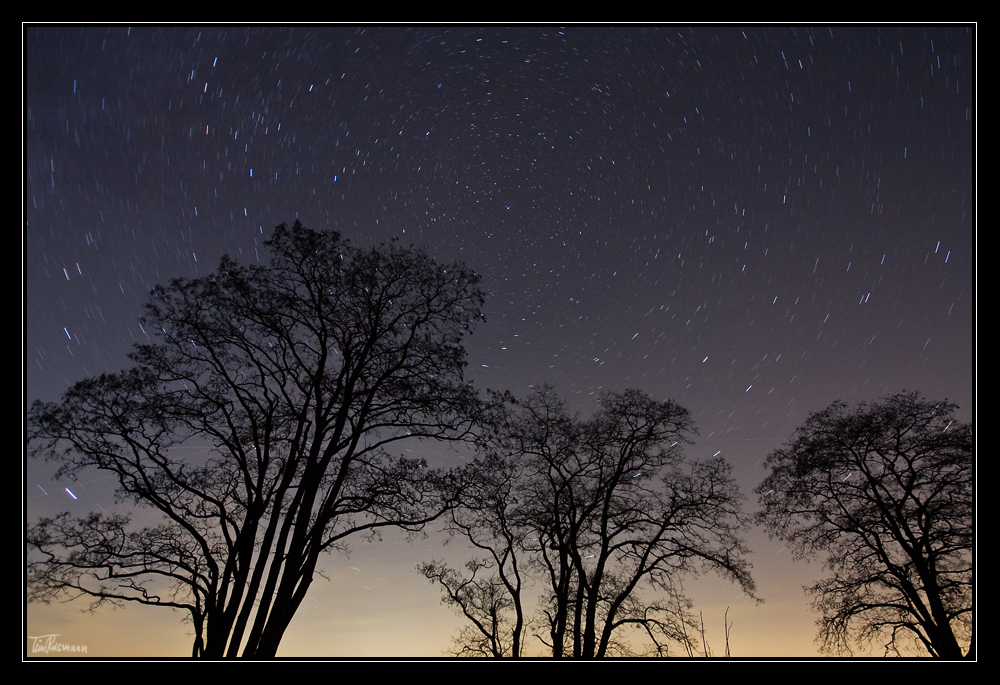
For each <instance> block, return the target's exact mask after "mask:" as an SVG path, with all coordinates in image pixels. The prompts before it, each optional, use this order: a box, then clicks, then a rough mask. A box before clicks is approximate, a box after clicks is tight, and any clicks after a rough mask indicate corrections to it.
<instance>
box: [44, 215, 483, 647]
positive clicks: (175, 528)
mask: <svg viewBox="0 0 1000 685" xmlns="http://www.w3.org/2000/svg"><path fill="white" fill-rule="evenodd" d="M265 244H266V245H267V246H268V247H269V248H270V251H271V253H272V255H273V256H272V258H271V261H270V264H269V265H268V266H250V267H244V266H239V265H237V264H236V263H234V262H233V261H232V260H230V259H229V258H228V257H224V258H223V259H222V262H221V264H220V267H219V269H218V271H217V272H216V273H215V274H213V275H211V276H208V277H206V278H200V279H196V280H175V281H173V282H172V283H171V284H170V285H169V286H167V287H157V288H156V289H155V290H154V291H153V292H152V295H151V300H150V302H149V304H148V305H147V307H146V312H145V317H144V320H143V326H144V329H145V330H146V331H150V332H155V333H156V335H157V337H158V341H157V342H155V343H154V344H150V345H140V346H137V347H136V349H135V351H134V352H133V353H132V354H131V355H130V357H131V359H132V361H133V362H134V366H133V367H132V368H129V369H127V370H124V371H121V372H119V373H115V374H110V375H102V376H100V377H97V378H91V379H88V380H84V381H81V382H80V383H77V384H76V385H75V386H73V387H72V388H71V389H70V390H69V391H67V393H66V395H65V397H64V398H63V400H62V402H61V403H59V404H48V403H41V402H35V403H34V404H33V405H32V407H31V409H30V411H29V414H28V421H27V423H28V438H29V445H30V450H31V452H32V453H33V454H35V455H41V456H44V457H46V458H48V459H50V460H54V461H56V462H57V463H59V464H60V468H59V472H58V473H59V474H60V475H62V476H72V475H74V474H76V473H77V472H79V471H80V470H82V469H87V468H96V469H100V470H103V471H108V472H110V473H112V474H113V475H114V476H115V477H116V478H117V480H118V497H119V498H120V499H121V500H126V501H130V502H132V503H134V504H135V505H136V506H137V507H144V508H147V509H152V510H153V511H154V512H156V513H157V514H159V516H160V518H161V521H160V522H159V523H158V524H156V525H152V526H149V527H143V528H140V527H137V526H135V525H134V524H133V523H132V521H131V518H130V517H129V516H122V515H105V514H91V515H89V516H87V517H85V518H83V519H81V520H78V521H74V520H72V519H71V518H70V516H69V515H67V514H63V515H61V516H58V517H55V518H53V519H42V520H40V521H38V522H37V523H36V524H34V525H32V526H30V527H29V529H28V532H27V541H28V544H29V549H30V550H32V551H29V566H28V595H29V599H31V600H40V601H47V600H50V599H53V598H56V597H62V596H66V595H67V594H69V595H86V596H89V597H91V598H92V599H93V604H94V606H98V605H101V604H103V603H105V602H112V603H121V602H138V603H142V604H147V605H154V606H168V607H172V608H176V609H182V610H184V611H186V612H188V614H189V616H190V619H191V621H192V623H193V625H194V633H195V639H194V645H193V648H192V653H193V654H194V655H196V656H210V657H220V656H237V655H243V656H257V657H261V656H274V655H275V653H276V651H277V649H278V645H279V643H280V641H281V637H282V635H283V633H284V631H285V629H286V628H287V627H288V625H289V622H290V621H291V620H292V617H293V616H294V614H295V612H296V610H297V609H298V607H299V605H300V604H301V602H302V600H303V598H304V597H305V595H306V592H307V590H308V589H309V586H310V583H311V582H312V580H313V577H314V575H315V574H316V573H317V563H318V560H319V555H320V554H321V553H323V552H328V551H331V550H335V549H338V548H340V547H341V546H342V545H343V544H344V541H345V540H346V539H347V538H348V537H350V536H351V535H354V534H356V533H362V532H369V533H371V532H374V531H377V530H378V529H379V528H382V527H385V526H397V527H401V528H404V529H407V530H418V529H420V528H421V527H422V526H424V525H425V524H426V523H427V522H428V521H431V520H433V519H435V518H436V517H438V516H440V514H441V513H442V512H443V511H445V510H446V509H447V508H448V506H450V504H449V501H448V500H449V496H450V495H449V494H448V493H449V490H450V489H453V488H452V487H451V486H452V481H451V480H450V477H448V476H446V475H445V474H439V473H435V472H431V471H429V470H428V469H427V468H426V466H425V464H424V463H422V462H419V461H415V460H406V459H392V458H390V457H389V456H388V455H387V454H386V452H385V447H386V445H388V444H390V443H392V442H394V441H398V440H402V439H408V438H421V437H423V438H437V439H459V438H462V437H463V436H464V435H465V434H466V432H467V430H468V417H469V416H470V410H471V408H473V407H474V406H475V404H476V401H477V400H476V394H475V392H474V391H473V389H472V388H471V387H470V386H469V385H467V384H466V383H464V381H463V377H462V375H463V368H464V366H465V350H464V348H463V347H462V340H463V337H464V336H465V335H466V334H467V333H469V332H470V331H471V329H472V327H473V326H474V325H475V324H476V323H477V322H478V321H479V320H480V319H481V318H482V315H481V313H480V306H481V305H482V301H483V297H482V293H481V291H480V289H479V278H478V277H477V276H476V275H475V274H473V273H471V272H470V271H468V270H467V269H465V268H464V267H462V266H461V265H441V264H438V263H436V262H435V261H434V260H433V259H431V258H430V257H429V256H427V255H426V254H425V253H423V252H420V251H416V250H412V249H402V248H400V247H398V246H397V245H395V244H390V245H382V246H380V247H376V248H373V249H369V250H363V249H359V248H355V247H353V246H351V245H350V244H349V243H348V242H347V241H345V240H342V239H341V237H340V235H339V234H337V233H332V232H326V233H321V232H315V231H311V230H308V229H306V228H303V227H302V226H301V225H300V224H299V223H298V222H296V223H295V225H294V226H292V227H291V228H289V227H287V226H285V225H282V226H279V227H278V228H277V229H276V230H275V232H274V234H273V236H272V237H271V239H270V240H268V241H267V242H266V243H265ZM192 445H193V446H196V447H198V448H201V449H200V450H199V451H201V452H202V453H203V455H207V456H203V457H201V458H191V457H185V456H182V455H184V454H186V453H188V454H189V453H190V450H188V451H187V452H183V451H182V450H181V449H180V448H182V447H189V446H192Z"/></svg>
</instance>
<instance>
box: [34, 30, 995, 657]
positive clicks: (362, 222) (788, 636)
mask: <svg viewBox="0 0 1000 685" xmlns="http://www.w3.org/2000/svg"><path fill="white" fill-rule="evenodd" d="M974 36H975V29H974V27H967V26H947V27H923V26H920V27H917V26H910V27H903V28H878V27H860V26H838V27H833V28H827V27H819V28H808V27H799V26H796V27H791V26H781V27H762V26H749V27H739V26H703V27H681V26H671V27H614V28H604V27H596V26H566V27H558V26H548V27H515V28H501V27H487V28H476V27H464V26H463V27H445V28H438V27H416V28H406V27H389V28H378V27H366V28H353V27H308V26H306V27H297V28H279V27H269V26H264V27H252V28H230V27H207V28H201V27H184V26H182V27H170V28H156V27H146V26H133V27H127V26H116V27H111V28H103V27H76V28H65V27H50V26H41V27H26V28H25V29H24V43H23V54H24V160H25V176H24V200H25V204H24V232H23V237H24V242H23V251H24V262H23V269H24V271H23V275H24V285H23V287H24V376H23V378H24V388H25V401H26V403H30V402H31V401H33V400H35V399H44V400H56V399H58V398H59V397H60V395H61V394H62V393H63V392H64V391H65V389H66V388H67V387H68V386H69V385H70V384H72V383H74V382H76V381H78V380H80V379H82V378H85V377H87V376H90V375H94V374H98V373H101V372H105V371H113V370H117V369H119V368H121V367H122V366H124V365H125V363H126V359H125V355H126V354H127V353H128V351H129V348H130V346H131V345H132V344H134V343H136V342H145V341H146V340H147V338H146V336H145V334H144V333H143V331H142V330H141V329H140V327H139V325H138V317H139V314H140V311H141V307H142V305H143V303H144V302H145V300H146V295H147V293H148V291H149V290H150V289H151V288H152V287H153V286H154V285H155V284H157V283H163V282H166V281H167V280H168V279H170V278H173V277H177V276H185V277H196V276H202V275H205V274H207V273H209V272H211V271H212V270H213V269H214V268H215V266H216V265H217V263H218V259H219V257H220V256H221V255H222V254H224V253H229V254H231V255H232V256H234V257H236V258H237V259H239V260H241V261H243V262H255V261H257V260H258V259H261V258H262V257H263V248H262V241H263V240H264V239H265V238H266V237H267V236H268V235H269V233H270V231H271V229H272V228H273V227H274V226H275V225H276V224H279V223H282V222H292V221H294V220H295V219H299V220H301V221H302V223H303V224H304V225H306V226H308V227H310V228H314V229H336V230H339V231H341V232H342V233H343V234H344V235H345V236H346V237H348V238H350V239H351V240H352V242H354V243H355V244H357V245H370V244H373V243H379V242H382V241H385V240H388V239H389V238H393V237H397V238H399V239H400V240H401V241H402V242H403V243H404V244H414V245H418V246H423V247H426V248H427V250H428V251H429V252H430V253H431V254H432V255H433V256H434V257H436V258H438V259H440V260H451V259H460V260H463V261H464V262H466V263H467V264H468V265H469V266H470V267H471V268H473V269H474V270H475V271H477V272H478V273H480V274H481V275H482V276H483V278H484V286H485V288H486V290H487V292H488V295H489V299H488V301H487V303H486V307H485V312H486V316H487V323H486V324H485V325H483V326H482V327H481V328H480V329H479V330H478V331H477V332H476V334H475V335H474V336H473V337H472V338H471V339H470V340H469V341H468V344H467V350H468V353H469V373H468V376H469V377H470V378H471V379H473V380H474V381H475V383H476V385H477V386H479V387H480V388H486V387H490V388H495V389H509V390H511V391H512V392H514V393H515V394H517V395H524V394H525V393H526V392H527V391H528V390H529V389H530V388H531V387H532V386H533V385H538V384H540V383H543V382H545V383H550V384H553V385H555V387H556V389H557V390H558V391H559V392H560V393H561V394H562V395H563V396H564V397H565V398H566V399H567V401H568V402H569V404H570V406H571V407H572V408H573V409H574V410H577V411H580V412H581V413H582V414H584V415H586V414H588V413H589V412H590V411H592V410H593V408H594V406H595V400H596V398H597V396H598V395H599V394H600V393H601V392H604V391H608V390H624V389H625V388H629V387H638V388H641V389H643V390H645V391H647V392H648V393H650V394H651V395H653V396H654V397H656V398H660V399H666V398H673V399H674V400H676V401H677V402H679V403H680V404H682V405H684V406H685V407H687V408H688V409H690V410H691V412H692V414H693V416H694V418H695V420H696V421H697V425H698V429H699V432H700V438H699V439H698V440H697V442H696V444H695V445H693V446H691V447H689V448H688V450H687V454H688V456H689V457H691V458H707V457H711V456H712V455H713V454H715V453H717V452H719V451H720V450H721V456H724V457H725V458H727V459H728V460H729V461H730V462H731V463H732V464H733V465H734V467H735V474H736V476H737V478H738V479H739V482H740V485H741V488H742V489H743V491H744V492H745V493H746V494H747V495H748V502H747V507H748V510H752V509H753V508H754V502H753V500H752V499H750V493H751V490H752V488H753V487H755V486H756V485H757V484H758V483H759V482H760V480H762V479H763V477H764V475H765V474H764V471H763V468H762V466H761V462H762V460H763V459H764V458H765V457H766V455H767V453H768V452H769V451H770V450H772V449H774V448H776V447H778V446H780V445H781V444H782V443H783V442H784V441H786V440H787V439H788V438H789V437H790V436H791V434H792V432H793V430H794V429H795V428H796V426H798V425H799V424H801V423H802V422H803V421H804V420H805V419H806V418H807V417H808V415H809V414H810V413H811V412H814V411H818V410H820V409H822V408H824V407H826V406H827V405H828V404H829V403H831V402H833V401H834V400H838V399H839V400H844V401H847V402H849V403H855V402H859V401H863V400H872V399H876V398H878V397H881V396H883V395H886V394H893V393H897V392H901V391H903V390H919V391H921V392H922V393H924V394H925V395H926V396H927V397H928V398H932V399H943V398H948V399H950V400H952V401H955V402H957V403H958V404H959V405H960V406H961V411H960V418H961V419H962V420H964V421H971V420H972V416H973V396H974V382H973V379H974V371H973V369H974V352H973V350H974V340H975V333H974V328H973V326H974V284H973V283H974V282H973V258H974V252H973V248H974V235H975V229H974V225H975V224H974V220H975V219H974V217H975V207H976V205H975V202H974V195H973V189H974V183H973V178H974V176H973V136H974V114H975V105H974V87H975V77H974V66H975V65H974V60H973V49H974V45H973V39H974ZM409 447H410V449H412V450H413V452H412V453H413V454H414V455H417V456H425V457H427V458H428V460H429V461H431V462H432V463H433V464H436V465H442V466H443V465H448V464H454V463H457V462H458V461H460V460H461V459H462V458H463V455H460V454H458V453H455V452H451V451H448V450H447V449H445V448H442V447H440V446H434V445H426V444H415V445H411V446H409ZM52 472H53V468H52V467H51V465H48V464H44V463H35V462H31V463H28V464H26V470H25V515H26V518H27V519H28V520H29V521H30V520H33V519H35V518H37V517H38V516H41V515H51V514H53V513H55V512H58V511H64V510H69V511H72V512H74V513H78V514H83V513H86V512H88V511H91V510H96V509H97V508H98V507H101V508H104V509H106V510H109V511H111V510H113V509H114V508H115V507H116V506H117V505H115V503H114V497H113V489H112V482H111V481H110V480H109V478H108V477H107V476H102V475H101V474H94V476H93V478H92V479H91V480H89V481H84V479H81V480H80V481H79V482H77V483H66V482H57V481H55V480H53V479H52V477H51V474H52ZM67 486H71V489H72V491H73V493H74V494H75V495H76V496H77V498H78V499H75V500H74V499H72V498H71V497H70V495H69V494H68V493H67V492H66V491H65V490H64V488H65V487H67ZM748 540H749V543H750V546H751V547H752V549H753V550H754V555H753V558H752V560H753V563H754V576H755V579H756V581H757V583H758V587H759V591H760V596H761V597H762V598H763V599H764V600H765V602H764V603H763V604H760V605H757V604H755V603H753V602H752V601H751V600H749V599H748V598H746V597H739V596H738V595H739V594H740V591H739V590H738V589H736V588H735V587H734V586H732V585H729V584H727V583H724V582H722V581H720V580H718V579H717V578H715V577H713V576H707V577H705V578H703V579H701V580H698V581H694V580H692V581H691V582H689V583H688V584H687V585H688V589H689V590H690V593H691V595H692V597H693V598H694V599H695V600H696V606H695V610H696V611H697V610H701V611H702V612H703V614H704V616H705V621H706V632H707V635H708V638H709V640H710V641H711V642H712V646H713V649H714V650H715V652H716V653H721V651H722V649H723V647H724V645H723V641H724V638H723V632H722V621H723V613H724V612H725V610H726V607H727V606H728V607H730V609H729V620H730V621H731V622H733V623H734V627H733V629H732V637H731V649H732V652H733V654H734V656H742V657H753V656H810V655H812V656H815V655H816V654H817V652H816V647H815V645H814V644H813V637H814V635H815V627H814V625H813V621H814V620H815V616H814V615H812V614H811V613H810V612H809V608H808V601H807V598H806V597H805V595H804V594H803V593H802V591H801V586H802V585H803V584H806V583H809V582H810V581H811V579H813V578H815V577H816V574H817V573H819V572H820V570H821V565H820V564H819V563H816V562H814V563H812V564H806V563H804V562H793V561H792V560H791V558H790V555H789V552H788V550H785V549H784V548H783V545H782V543H780V542H778V541H772V540H769V539H768V537H767V535H766V534H765V533H764V532H763V531H761V530H753V531H751V532H750V533H748ZM446 555H447V556H448V557H449V558H452V559H454V560H455V561H460V560H461V559H462V558H463V556H464V555H465V552H464V550H462V549H461V548H460V546H457V545H451V546H448V547H443V546H442V539H441V537H440V536H437V535H432V536H431V537H429V538H428V539H426V540H422V541H417V542H411V543H408V542H406V541H405V540H403V539H402V537H401V536H397V535H393V534H390V535H387V536H386V539H385V540H384V541H383V542H382V543H381V544H377V545H372V544H368V543H365V542H361V541H359V542H358V543H357V544H356V545H355V551H354V553H353V554H352V556H351V557H350V558H344V557H329V558H327V560H326V567H325V572H326V574H327V575H328V577H329V580H330V582H328V583H327V582H324V581H322V580H317V582H316V583H314V585H313V588H312V589H311V591H310V595H309V598H308V599H307V600H306V601H305V603H304V605H303V608H302V609H301V610H300V611H299V613H298V614H297V615H296V618H295V620H294V621H293V623H292V626H291V628H290V630H289V631H288V633H287V634H286V636H285V640H284V642H283V643H282V647H281V649H280V650H279V655H283V656H300V655H303V656H304V655H309V656H438V655H440V654H441V653H442V651H443V650H445V649H446V648H447V647H448V645H449V641H450V638H451V635H452V634H453V633H454V632H455V631H456V630H457V628H458V627H459V626H460V621H459V619H458V618H457V617H455V616H454V615H453V614H452V613H451V612H450V610H449V609H447V608H446V607H443V606H441V605H440V603H439V598H440V595H439V593H438V591H437V589H436V588H435V587H433V586H431V585H430V584H429V583H428V582H427V581H426V580H424V579H423V578H422V577H420V576H419V575H418V574H417V573H416V571H415V566H416V565H417V564H418V563H419V562H420V561H426V560H429V559H431V558H442V557H443V556H446ZM84 608H86V604H85V603H83V602H71V603H69V604H63V605H52V606H40V605H29V606H27V608H26V625H25V629H26V634H27V635H28V636H37V635H48V634H58V635H59V638H58V640H59V641H60V642H63V643H67V644H85V645H87V646H88V655H89V656H184V655H187V654H189V653H190V643H191V638H190V636H189V635H188V634H187V633H188V632H190V627H189V626H185V625H183V624H181V618H182V616H181V614H178V613H172V612H171V611H169V610H155V609H145V608H141V607H140V608H135V607H132V608H126V609H122V610H118V611H113V610H111V609H105V610H101V611H99V612H98V613H96V614H93V615H90V614H85V613H82V612H81V611H80V610H81V609H84ZM31 646H32V641H31V640H30V639H29V640H27V642H26V650H27V652H28V653H29V655H30V653H31Z"/></svg>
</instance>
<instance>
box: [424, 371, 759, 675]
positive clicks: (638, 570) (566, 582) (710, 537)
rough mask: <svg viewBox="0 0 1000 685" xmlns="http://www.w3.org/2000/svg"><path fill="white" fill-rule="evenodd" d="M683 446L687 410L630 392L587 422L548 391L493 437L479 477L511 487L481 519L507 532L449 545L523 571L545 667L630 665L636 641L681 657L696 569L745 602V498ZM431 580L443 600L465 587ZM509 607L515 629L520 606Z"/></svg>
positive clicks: (509, 413) (496, 421) (461, 513)
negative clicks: (496, 520)
mask: <svg viewBox="0 0 1000 685" xmlns="http://www.w3.org/2000/svg"><path fill="white" fill-rule="evenodd" d="M692 432H693V426H692V423H691V420H690V417H689V415H688V412H687V411H686V410H685V409H683V408H682V407H679V406H678V405H676V404H674V403H672V402H658V401H656V400H653V399H652V398H650V397H649V396H648V395H646V394H644V393H642V392H640V391H637V390H629V391H626V392H624V393H609V394H607V395H605V396H604V397H603V398H602V399H601V403H600V408H599V409H598V411H597V412H596V414H595V415H594V417H592V418H591V419H590V420H586V421H584V420H580V419H578V418H577V417H573V416H570V415H569V413H568V412H567V410H566V408H565V405H564V404H563V403H562V401H561V400H560V399H559V398H558V397H557V396H556V395H555V393H554V392H553V391H552V390H551V388H544V389H542V390H540V391H538V392H536V393H535V394H534V395H532V396H531V397H530V398H529V399H528V400H527V401H525V402H524V403H522V404H515V405H508V407H507V408H505V409H504V410H503V411H501V412H499V413H498V414H496V415H495V416H494V417H493V419H492V421H491V422H490V423H489V425H488V427H487V428H486V430H485V432H484V435H483V438H482V440H481V450H482V453H483V454H484V455H485V458H484V460H483V462H482V466H483V472H484V473H485V474H486V477H487V478H488V477H489V476H490V474H498V473H500V474H504V475H503V476H502V480H504V481H505V482H511V481H513V486H508V487H506V488H504V489H502V490H495V491H494V492H495V493H497V497H496V499H495V501H494V502H493V503H491V505H490V510H491V511H499V510H502V511H503V512H504V519H505V521H506V524H505V526H506V528H508V529H509V530H511V531H513V532H512V533H511V534H509V535H498V534H497V530H498V529H497V528H496V527H494V526H492V525H484V526H479V527H477V526H475V525H469V524H465V525H458V526H456V525H452V531H453V532H456V533H458V534H459V535H462V536H464V537H465V538H467V539H469V540H470V541H472V542H473V544H474V546H476V547H478V548H479V549H487V550H489V551H490V552H491V557H492V558H493V559H499V558H504V559H517V560H518V564H519V568H522V569H523V568H530V569H531V571H532V572H533V574H534V576H535V578H536V579H537V580H538V582H539V583H540V584H541V585H542V586H543V587H544V588H545V589H544V591H543V592H542V604H541V608H540V615H539V618H537V619H536V621H535V627H536V628H540V629H541V632H542V634H540V635H538V637H539V639H540V640H541V641H542V642H543V643H544V644H545V645H546V647H547V649H548V650H551V653H552V655H553V656H556V657H562V656H573V657H585V658H586V657H604V656H615V655H629V654H633V653H635V652H636V650H637V649H638V647H636V645H635V644H634V640H632V639H630V638H632V637H635V636H636V635H639V636H640V637H639V638H638V639H639V640H640V641H643V639H642V638H643V637H644V638H645V640H644V641H645V643H646V644H647V645H651V647H649V650H648V651H651V652H652V653H655V654H660V655H665V654H667V653H668V650H669V648H670V645H671V644H673V645H681V647H682V649H683V650H684V651H688V649H689V647H690V639H689V638H688V633H687V630H688V628H689V627H690V628H694V624H693V622H692V621H693V617H692V616H690V615H689V614H688V613H687V609H689V608H690V604H689V602H688V601H687V600H686V599H684V597H683V592H682V589H681V582H680V581H681V578H682V577H684V576H687V575H690V574H695V573H697V572H699V571H701V570H704V569H711V570H715V571H718V572H720V573H722V574H723V575H724V576H726V577H728V578H731V579H732V580H734V581H735V582H737V583H739V584H740V585H741V586H742V587H743V588H744V590H746V591H747V592H748V593H749V594H751V595H752V594H753V589H754V585H753V581H752V580H751V578H750V574H749V564H748V563H747V562H746V560H745V558H744V555H745V553H746V550H745V548H744V546H743V542H742V541H741V539H740V538H739V536H738V533H739V531H740V530H741V529H742V527H743V523H742V520H741V513H740V508H739V505H740V502H741V496H740V494H739V492H738V490H737V488H736V486H735V484H734V483H733V481H732V479H731V477H730V475H729V468H728V466H727V465H726V464H725V462H723V461H721V460H711V461H708V462H700V463H685V462H684V460H683V455H682V453H681V450H680V448H679V446H680V444H681V443H682V442H684V441H685V440H686V439H687V436H688V435H690V434H692ZM498 464H503V465H505V466H504V468H503V469H500V468H498ZM509 474H514V475H513V477H512V476H511V475H509ZM479 511H480V510H479V509H478V508H477V507H476V506H473V507H467V508H461V509H458V510H456V512H455V513H454V514H453V519H452V521H453V522H454V521H455V520H456V517H470V518H471V520H473V521H475V520H476V518H477V516H480V513H479ZM437 580H438V582H440V583H441V584H442V585H444V587H445V589H446V592H447V593H448V595H449V596H452V597H453V596H454V595H455V590H456V589H457V588H458V587H460V585H461V583H463V582H467V581H468V578H467V577H466V576H461V575H459V574H457V573H456V572H452V575H451V576H449V577H448V578H447V579H442V578H440V577H438V578H437ZM644 591H646V592H650V591H651V592H653V593H655V594H656V595H658V596H659V597H661V598H662V599H650V598H648V597H645V596H644ZM509 599H510V600H511V601H510V606H516V607H517V611H518V615H523V609H522V608H521V607H520V601H521V599H520V595H517V596H516V597H515V595H513V594H511V595H509ZM466 615H467V616H468V614H466ZM460 639H462V636H460Z"/></svg>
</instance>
